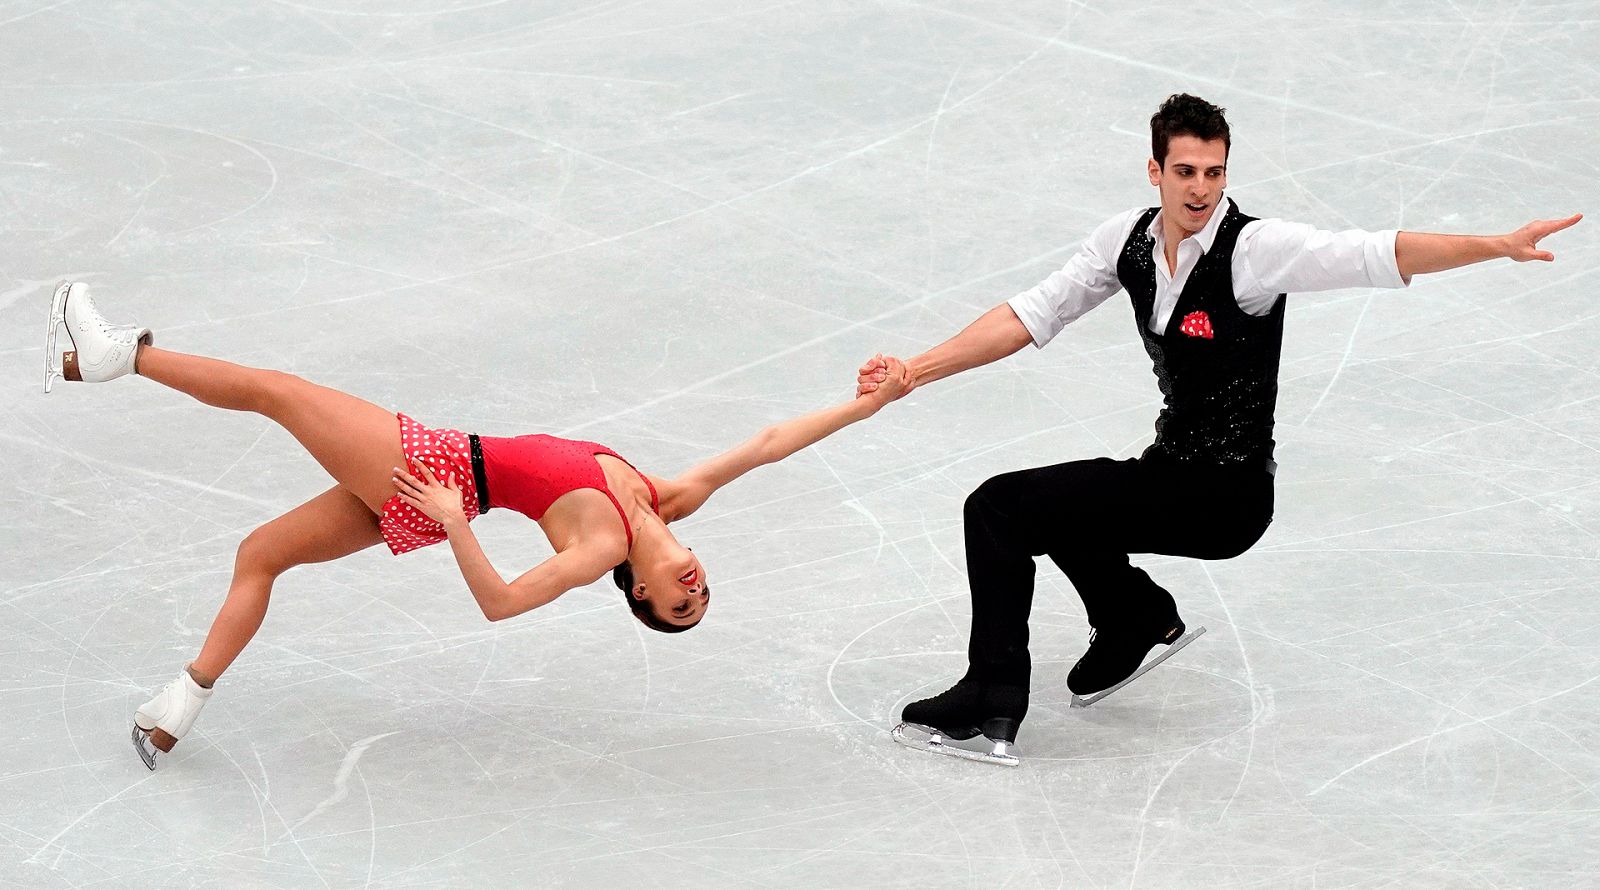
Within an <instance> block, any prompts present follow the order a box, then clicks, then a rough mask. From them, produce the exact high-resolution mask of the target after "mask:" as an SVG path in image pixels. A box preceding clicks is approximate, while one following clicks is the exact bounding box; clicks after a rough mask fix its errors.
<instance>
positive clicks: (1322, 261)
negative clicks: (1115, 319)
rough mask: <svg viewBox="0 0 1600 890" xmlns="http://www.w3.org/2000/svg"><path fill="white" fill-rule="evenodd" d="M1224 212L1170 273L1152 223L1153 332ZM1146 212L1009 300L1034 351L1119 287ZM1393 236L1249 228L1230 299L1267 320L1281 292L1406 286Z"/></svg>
mask: <svg viewBox="0 0 1600 890" xmlns="http://www.w3.org/2000/svg"><path fill="white" fill-rule="evenodd" d="M1227 207H1228V205H1227V199H1226V198H1225V197H1221V196H1219V197H1218V199H1217V208H1216V210H1215V211H1213V212H1212V214H1211V219H1210V220H1209V221H1208V222H1207V223H1206V226H1205V228H1203V229H1201V230H1200V231H1199V232H1196V233H1195V234H1194V235H1192V236H1190V237H1188V238H1185V239H1183V240H1182V241H1180V242H1178V264H1177V270H1176V271H1175V272H1173V273H1171V274H1169V273H1168V271H1167V260H1166V257H1165V251H1166V236H1165V234H1164V233H1163V232H1162V227H1161V214H1160V213H1157V214H1156V216H1155V219H1153V220H1151V221H1150V228H1149V233H1150V236H1151V238H1152V239H1153V240H1154V242H1155V243H1154V245H1153V246H1152V247H1151V250H1152V252H1153V257H1152V259H1153V260H1154V261H1155V268H1156V299H1155V311H1154V312H1152V313H1151V314H1150V330H1151V331H1152V332H1154V333H1160V332H1162V331H1164V330H1166V328H1167V322H1168V320H1169V319H1170V318H1171V317H1172V310H1173V308H1174V307H1175V306H1177V305H1178V298H1179V297H1180V296H1181V295H1182V294H1183V285H1184V283H1185V282H1187V281H1188V280H1189V273H1191V272H1193V271H1194V267H1195V264H1196V263H1198V262H1199V261H1200V257H1201V256H1202V255H1204V254H1205V253H1206V252H1207V251H1209V250H1211V245H1212V243H1213V242H1215V241H1216V239H1217V228H1218V227H1219V226H1220V225H1221V224H1222V217H1223V216H1224V215H1225V213H1226V212H1227ZM1145 210H1146V208H1143V207H1138V208H1135V209H1133V210H1129V211H1128V212H1126V213H1122V214H1118V215H1117V216H1114V217H1112V218H1111V219H1108V220H1106V221H1105V222H1104V223H1101V224H1100V226H1099V227H1098V228H1096V229H1095V230H1094V233H1093V234H1092V235H1090V236H1089V238H1088V239H1087V240H1086V241H1084V243H1083V247H1082V248H1080V249H1079V250H1078V252H1077V253H1076V254H1075V255H1074V256H1073V257H1072V259H1070V260H1068V261H1067V264H1066V265H1065V266H1062V267H1061V268H1060V269H1059V270H1057V271H1055V272H1052V273H1050V276H1049V277H1048V278H1046V279H1045V280H1043V281H1041V282H1039V283H1038V284H1037V285H1035V286H1034V287H1032V288H1029V289H1028V290H1025V291H1023V292H1022V293H1020V294H1017V295H1016V296H1015V297H1012V298H1011V300H1010V301H1009V304H1010V306H1011V309H1012V311H1013V312H1015V313H1016V314H1017V318H1019V319H1021V321H1022V325H1023V327H1025V328H1027V329H1028V333H1029V334H1030V335H1032V337H1033V344H1034V345H1035V346H1038V347H1042V346H1044V345H1045V344H1046V343H1049V342H1050V341H1051V340H1052V339H1053V338H1054V337H1055V336H1056V335H1057V334H1059V333H1061V330H1062V329H1063V328H1065V327H1066V326H1067V325H1069V324H1071V323H1072V322H1073V321H1075V320H1077V319H1078V318H1079V317H1080V316H1082V315H1083V314H1084V313H1085V312H1088V311H1089V310H1090V309H1093V308H1094V307H1096V306H1098V305H1100V304H1101V303H1103V302H1105V301H1106V299H1107V298H1108V297H1111V296H1112V295H1114V294H1116V293H1117V291H1119V290H1121V289H1122V282H1121V281H1120V280H1119V279H1118V278H1117V258H1118V257H1119V256H1121V255H1122V246H1123V245H1124V244H1126V243H1127V241H1128V236H1129V235H1131V234H1132V233H1133V227H1134V226H1135V225H1136V224H1138V222H1139V217H1140V216H1141V215H1142V214H1143V213H1144V212H1145ZM1395 235H1396V232H1395V230H1393V229H1390V230H1386V231H1381V232H1364V231H1361V230H1360V229H1350V230H1347V231H1343V232H1329V231H1324V230H1322V229H1317V228H1314V227H1312V226H1308V225H1306V224H1304V223H1295V222H1289V221H1287V220H1282V219H1258V220H1256V221H1255V222H1251V223H1247V224H1246V225H1245V226H1244V228H1243V229H1242V230H1240V232H1239V241H1238V243H1237V244H1236V245H1235V246H1234V249H1233V263H1232V266H1233V295H1234V298H1235V299H1236V300H1238V302H1239V308H1241V309H1243V310H1244V311H1245V312H1247V313H1249V314H1251V315H1266V314H1267V313H1268V312H1271V311H1272V307H1273V305H1274V304H1275V303H1276V302H1277V300H1278V295H1279V294H1283V293H1306V292H1309V291H1321V290H1336V289H1338V288H1345V287H1405V286H1406V283H1407V282H1406V281H1405V280H1404V279H1402V278H1401V277H1400V267H1399V265H1398V264H1397V263H1396V261H1395V256H1394V239H1395Z"/></svg>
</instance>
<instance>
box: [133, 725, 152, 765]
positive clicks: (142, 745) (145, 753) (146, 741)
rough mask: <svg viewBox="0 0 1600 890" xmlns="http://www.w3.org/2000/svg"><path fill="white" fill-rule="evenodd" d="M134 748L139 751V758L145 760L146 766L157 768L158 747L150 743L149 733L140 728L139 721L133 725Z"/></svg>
mask: <svg viewBox="0 0 1600 890" xmlns="http://www.w3.org/2000/svg"><path fill="white" fill-rule="evenodd" d="M133 749H134V750H135V751H138V752H139V759H140V760H143V761H144V765H145V766H147V767H149V768H150V769H152V770H153V769H155V768H156V747H155V746H154V745H152V744H150V736H149V734H148V733H146V732H145V731H144V730H142V729H140V728H139V724H137V723H135V724H134V725H133Z"/></svg>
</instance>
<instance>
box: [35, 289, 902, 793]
mask: <svg viewBox="0 0 1600 890" xmlns="http://www.w3.org/2000/svg"><path fill="white" fill-rule="evenodd" d="M153 342H154V339H153V337H152V335H151V333H150V331H149V329H147V328H138V327H133V326H127V325H120V326H114V325H111V324H108V323H107V322H106V321H105V319H104V318H103V317H102V316H101V315H100V313H99V312H98V311H97V310H96V309H95V305H94V303H93V301H92V300H91V299H90V298H89V292H88V286H87V285H85V284H82V283H74V284H68V283H66V282H63V283H62V284H61V285H60V286H59V287H57V288H56V291H55V295H54V298H53V301H52V305H51V314H50V326H49V330H48V333H47V337H46V346H45V381H44V385H45V391H46V392H49V391H50V386H51V384H52V382H53V381H54V380H55V379H57V378H63V379H66V380H71V381H85V382H101V381H107V380H113V379H115V378H117V377H121V376H123V375H126V374H129V373H137V374H138V375H139V376H142V377H146V378H148V379H150V380H154V381H156V382H157V383H161V384H164V385H166V386H169V387H172V388H173V389H176V390H178V391H179V392H183V393H187V394H188V395H191V396H193V397H194V398H196V399H199V400H200V401H202V402H204V403H206V404H208V405H213V406H215V407H218V408H227V409H230V410H234V411H253V412H255V413H257V414H261V415H263V416H265V417H267V418H268V419H270V420H272V421H275V422H276V423H278V424H279V425H281V426H282V427H283V428H284V429H286V430H288V431H289V433H290V434H291V435H293V436H294V437H295V439H297V440H298V441H299V442H300V444H301V445H302V446H304V448H305V449H306V451H308V452H310V453H311V456H312V457H314V458H316V460H317V462H318V463H320V464H321V465H322V467H323V469H325V470H327V471H328V474H329V475H330V476H332V477H333V479H334V482H335V483H336V484H335V485H334V486H333V487H332V488H330V489H328V490H327V491H325V492H323V493H322V494H320V495H318V496H317V497H315V498H312V499H311V500H310V501H307V502H306V503H304V504H302V505H300V506H299V507H296V508H294V509H293V510H290V511H289V512H288V513H285V514H284V515H282V516H280V517H278V518H277V519H274V520H272V521H271V522H269V523H267V524H266V525H263V526H261V527H260V528H258V529H256V530H255V531H253V532H251V533H250V534H249V535H247V536H246V537H245V539H244V541H243V542H241V543H240V545H239V552H238V557H237V559H236V561H235V563H234V570H233V580H232V584H231V585H230V587H229V589H228V596H227V599H226V600H225V601H224V602H223V604H222V609H221V610H220V611H219V612H218V613H217V617H216V619H215V620H214V621H213V622H212V625H211V631H210V633H208V634H207V636H206V641H205V644H204V646H203V647H202V648H201V650H200V654H199V656H198V657H196V658H195V660H194V661H193V662H192V663H190V664H189V665H188V666H186V667H185V669H184V670H183V671H182V672H180V673H179V674H178V676H177V678H176V679H174V680H173V681H172V682H171V683H168V684H167V686H166V687H165V688H163V689H162V690H161V691H160V692H159V693H157V694H156V696H155V697H154V698H152V699H151V700H150V701H149V702H146V703H145V704H144V705H143V706H141V707H140V708H139V709H138V710H137V711H136V712H135V713H134V728H133V741H134V745H135V747H136V748H138V750H139V755H140V757H141V758H142V759H143V760H144V762H145V765H146V766H148V767H149V768H150V769H155V756H156V751H161V752H167V751H171V750H172V747H173V745H175V744H176V743H177V741H178V740H179V739H181V738H183V737H184V735H185V734H186V733H188V731H189V729H190V728H191V727H192V726H193V725H194V721H195V718H196V717H197V716H198V715H199V713H200V709H201V708H202V707H204V705H205V703H206V702H207V701H208V700H209V699H210V698H211V694H212V691H213V690H212V685H213V684H214V683H215V682H216V680H217V678H218V677H220V676H222V673H223V672H224V671H226V670H227V669H228V666H229V665H230V664H232V663H233V660H234V659H235V658H237V657H238V656H239V653H240V651H241V650H243V649H244V647H245V644H247V643H249V642H250V638H251V637H253V636H254V635H255V632H256V630H257V629H258V628H259V627H260V626H261V621H262V618H263V617H265V615H266V612H267V602H268V600H269V599H270V597H271V593H272V583H273V581H274V580H275V579H276V578H277V577H278V576H279V575H281V574H283V573H284V572H285V571H287V570H288V569H290V568H292V567H294V566H297V565H303V564H306V563H314V562H327V561H329V560H334V559H338V558H340V557H343V556H348V555H349V554H352V553H355V552H356V551H357V550H363V549H365V548H367V547H371V546H372V545H374V544H377V543H378V542H380V541H382V542H383V543H385V544H387V545H388V547H389V549H390V550H391V551H393V552H394V553H395V554H397V555H398V554H401V553H405V552H407V551H409V550H414V549H416V548H418V547H425V546H427V545H429V544H436V543H438V542H440V541H449V542H450V549H451V551H452V552H453V553H454V555H455V558H456V564H457V565H459V566H460V568H461V576H462V578H463V579H464V580H465V581H466V583H467V588H468V589H469V590H471V591H472V596H473V598H474V599H475V600H477V602H478V607H479V608H481V609H482V610H483V615H484V617H485V618H487V619H489V620H490V621H499V620H500V619H502V618H510V617H511V616H513V615H520V614H522V613H523V612H526V611H528V610H530V609H536V608H538V607H540V606H542V605H545V604H546V603H549V602H551V601H553V600H554V599H555V598H556V597H559V596H560V595H561V594H563V593H565V592H567V591H568V590H571V589H572V588H574V587H581V586H583V585H585V584H589V583H591V582H593V581H595V580H597V579H599V578H600V577H602V576H603V575H605V574H606V573H607V572H611V573H612V579H613V581H615V583H616V584H617V586H618V587H620V588H621V589H622V591H623V596H624V598H625V599H626V600H627V602H628V605H629V607H630V608H631V609H632V611H633V614H634V615H635V616H637V617H638V619H639V620H640V621H642V622H643V623H644V624H645V625H647V626H649V627H651V628H653V629H655V630H659V631H663V632H666V633H677V632H680V631H684V630H687V629H689V628H691V627H693V626H694V625H695V624H697V623H698V622H699V621H700V619H701V618H702V617H704V615H705V612H706V608H707V606H708V605H709V603H710V601H711V591H710V588H709V587H708V586H707V578H706V571H705V567H704V566H703V565H702V564H701V563H700V560H699V559H698V558H697V557H696V556H695V555H694V553H693V552H691V551H690V550H689V549H688V548H686V547H684V546H683V545H681V544H679V543H678V541H677V539H676V538H674V537H673V535H672V533H671V532H670V531H668V530H667V524H668V523H670V522H673V521H675V520H678V519H682V518H683V517H685V516H688V515H689V514H691V513H693V512H694V511H695V510H697V509H699V507H700V505H701V504H703V503H705V501H706V498H708V497H710V496H711V494H712V492H714V491H716V490H717V489H719V488H721V487H722V486H724V485H727V484H728V483H729V482H732V481H733V480H735V479H737V478H739V477H740V476H743V475H744V474H745V473H748V472H750V471H751V470H753V469H755V468H756V467H759V466H761V465H763V464H769V463H773V462H774V461H779V460H782V459H783V458H785V457H788V456H789V455H791V454H793V453H795V452H796V451H799V450H800V449H802V448H805V447H806V446H808V445H811V444H813V443H815V442H817V441H820V440H821V439H823V438H825V437H827V436H828V435H830V434H832V433H835V432H837V431H839V430H840V429H843V428H844V427H846V426H848V425H850V424H852V423H855V422H856V421H858V420H862V419H865V418H867V417H870V416H872V415H873V414H876V413H877V412H878V410H879V409H880V408H882V407H883V406H884V405H886V404H888V403H889V402H891V401H893V400H894V399H895V398H896V397H897V396H898V395H899V394H900V391H901V387H900V385H899V383H900V382H903V379H904V377H903V372H904V366H903V365H901V364H900V363H898V362H893V363H892V364H890V365H889V368H890V370H891V373H890V374H889V375H887V376H888V381H886V383H880V384H879V386H878V389H877V391H876V392H874V393H872V394H871V395H870V396H868V397H864V398H858V399H853V400H851V401H847V402H844V403H842V404H839V405H835V406H834V407H832V408H826V409H824V410H821V411H817V412H815V413H812V414H808V415H806V416H804V417H799V418H796V419H794V420H789V421H785V422H783V423H779V424H776V425H774V426H771V427H768V428H767V429H764V430H762V431H761V432H760V433H759V434H757V435H756V436H755V437H753V438H751V439H750V440H749V441H746V442H744V443H743V444H741V445H739V446H738V447H736V448H733V449H732V450H730V451H727V452H725V453H723V454H721V455H718V456H717V457H714V458H712V459H710V460H708V461H706V462H704V463H702V464H700V465H699V466H696V467H694V468H693V469H691V470H689V471H688V472H687V473H684V474H683V475H682V476H679V477H678V478H676V479H663V478H658V477H655V476H650V475H648V474H645V473H643V472H640V471H639V470H637V469H635V468H634V467H633V466H632V465H631V464H629V463H628V462H627V461H625V460H623V459H622V457H620V456H619V455H618V454H617V453H616V452H614V451H612V450H611V449H609V448H607V447H605V446H604V445H598V444H595V443H593V442H579V441H572V440H567V439H559V438H556V437H553V436H545V435H530V436H517V437H515V438H498V437H491V436H483V437H479V436H476V435H468V434H465V433H462V432H459V431H457V430H449V429H429V428H427V427H425V426H423V425H422V424H420V423H417V422H416V421H415V420H412V419H411V418H410V417H407V416H406V415H404V414H398V415H397V414H394V413H391V412H389V411H387V410H385V409H383V408H380V407H378V406H377V405H374V404H372V403H371V402H367V401H364V400H362V399H358V398H356V397H355V396H351V395H348V394H346V393H343V392H339V391H338V390H334V389H329V388H327V387H324V386H318V385H316V384H314V383H310V382H308V381H306V380H302V379H301V378H299V377H296V376H294V375H292V374H286V373H282V372H279V371H269V370H261V369H257V368H246V367H242V366H240V365H235V364H232V363H229V362H225V361H219V360H217V359H211V358H202V357H200V356H194V355H185V354H183V353H180V352H171V351H168V350H165V349H157V348H156V347H155V346H154V345H153ZM896 373H899V374H901V375H902V376H901V377H900V378H896V377H895V376H894V374H896ZM494 507H504V508H507V509H511V510H515V511H517V512H519V513H522V514H525V515H526V516H528V517H529V518H530V519H533V520H534V521H535V522H537V523H539V526H540V528H542V529H543V530H544V533H545V536H546V537H547V538H548V539H549V541H550V546H551V547H553V548H554V549H555V551H556V552H555V555H554V556H551V557H550V558H548V559H546V560H545V561H544V562H542V563H540V564H539V565H537V566H535V567H534V568H533V569H531V570H529V571H527V572H525V573H523V574H522V575H519V576H518V577H516V578H514V579H512V580H511V581H509V582H507V581H506V580H505V579H504V578H502V577H501V576H500V574H499V573H498V572H497V571H495V569H494V567H493V566H491V565H490V564H489V560H488V559H487V558H486V557H485V556H484V553H483V550H482V548H481V547H479V545H478V541H477V538H476V537H474V536H473V534H472V531H471V529H470V527H469V523H471V521H472V520H473V519H474V518H475V517H477V516H478V515H479V514H480V513H482V512H483V511H485V510H488V509H491V508H494Z"/></svg>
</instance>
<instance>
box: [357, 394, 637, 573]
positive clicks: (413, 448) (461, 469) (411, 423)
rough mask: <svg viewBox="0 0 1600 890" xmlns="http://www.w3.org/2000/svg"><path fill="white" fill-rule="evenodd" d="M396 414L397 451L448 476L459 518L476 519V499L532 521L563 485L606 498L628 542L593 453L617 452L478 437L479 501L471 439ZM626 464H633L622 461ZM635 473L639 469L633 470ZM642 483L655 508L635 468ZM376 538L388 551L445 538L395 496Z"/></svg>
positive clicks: (544, 440)
mask: <svg viewBox="0 0 1600 890" xmlns="http://www.w3.org/2000/svg"><path fill="white" fill-rule="evenodd" d="M396 416H397V417H398V418H399V420H400V449H401V450H402V451H403V452H404V453H405V456H406V460H407V461H408V462H414V463H421V464H426V465H427V466H428V468H429V469H431V470H432V471H433V475H434V476H436V477H437V478H439V479H440V480H443V479H444V478H445V477H446V476H447V475H454V476H455V479H456V485H458V486H459V487H460V488H461V509H462V510H463V511H464V512H465V513H466V516H467V521H468V522H471V521H472V520H473V519H476V518H477V517H478V515H479V514H480V513H481V512H482V511H481V510H480V508H479V507H480V502H483V503H486V504H487V507H504V508H506V509H508V510H515V511H517V512H518V513H521V514H523V515H524V516H527V517H528V518H529V519H532V520H535V521H537V520H538V519H539V518H540V517H542V516H544V514H545V511H546V510H548V509H550V505H551V504H553V503H555V502H556V499H557V498H559V497H561V496H562V495H564V494H566V493H567V492H569V491H576V490H577V489H580V488H593V489H596V490H598V491H601V492H604V493H605V496H606V497H608V498H610V499H611V505H612V506H614V507H616V508H617V514H618V515H619V516H621V517H622V529H623V531H625V532H627V535H628V548H629V549H630V550H631V549H632V548H633V529H632V527H630V526H629V524H628V513H627V511H626V510H624V509H622V503H621V502H620V501H618V500H617V496H616V495H614V494H612V493H611V489H609V488H607V487H606V476H605V473H604V472H602V471H601V469H600V462H599V461H597V460H595V456H596V455H600V454H605V455H609V456H611V457H614V458H616V459H618V460H621V461H622V462H623V463H627V460H626V459H625V458H623V457H622V455H620V454H618V453H616V452H615V451H612V450H611V449H610V448H607V447H606V446H604V445H600V444H598V443H595V442H582V441H577V440H573V439H561V438H557V437H556V436H545V435H533V436H515V437H511V438H502V437H498V436H479V437H478V445H479V447H480V449H481V450H482V454H483V474H484V482H485V483H486V485H485V486H484V487H485V488H487V489H488V498H487V499H486V501H480V495H479V491H478V482H477V480H476V479H475V478H474V474H473V468H472V451H471V445H470V442H469V440H468V436H467V434H466V433H463V432H461V431H460V430H451V429H437V430H436V429H429V428H427V427H425V426H423V425H422V424H420V423H417V422H416V421H415V420H412V419H411V418H409V417H407V416H406V415H404V414H399V415H396ZM629 466H630V467H631V466H633V465H632V464H629ZM634 472H635V473H639V470H638V469H637V468H635V469H634ZM639 478H640V479H643V480H644V484H645V486H646V487H648V488H649V489H650V509H651V510H653V511H656V512H660V500H659V498H658V496H657V494H656V487H655V486H654V485H652V484H651V482H650V479H649V477H648V476H646V475H645V474H643V473H639ZM378 528H379V529H380V530H381V531H382V532H383V541H384V543H385V544H388V545H389V550H390V551H391V552H393V553H394V554H395V555H396V556H398V555H400V554H402V553H406V552H408V551H411V550H415V549H417V548H418V547H426V546H428V545H429V544H437V543H439V542H440V541H443V540H445V538H446V537H448V536H447V535H446V534H445V531H444V526H441V525H440V524H439V523H437V522H434V521H433V520H432V519H429V518H428V517H427V516H425V515H423V513H422V511H420V510H417V509H416V508H414V507H411V506H408V505H407V504H406V503H405V502H404V501H402V500H400V498H399V496H398V495H397V496H395V497H392V498H390V499H389V500H388V501H387V502H386V503H385V504H384V505H383V514H382V516H380V517H379V519H378Z"/></svg>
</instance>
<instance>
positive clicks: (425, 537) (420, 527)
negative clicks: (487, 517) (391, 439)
mask: <svg viewBox="0 0 1600 890" xmlns="http://www.w3.org/2000/svg"><path fill="white" fill-rule="evenodd" d="M395 416H396V417H398V418H399V419H400V450H401V451H402V452H404V453H405V456H406V460H407V462H408V463H413V464H425V465H427V467H428V468H429V469H430V470H432V471H433V475H434V477H435V478H437V479H438V480H439V481H441V482H443V481H444V480H445V479H446V478H447V477H448V476H451V475H454V476H455V477H456V480H455V481H456V486H457V487H459V488H460V489H461V509H463V510H465V511H466V514H467V521H468V522H471V521H472V520H474V519H476V518H477V517H478V485H477V483H476V482H475V481H473V478H472V451H471V450H470V446H469V445H468V444H467V434H466V433H463V432H461V431H460V430H430V429H428V428H427V427H425V426H423V425H422V424H420V423H417V422H416V421H415V420H412V419H411V418H409V417H407V416H405V415H404V414H397V415H395ZM407 469H408V470H410V472H411V474H412V475H413V476H415V475H417V471H416V469H415V468H414V467H407ZM378 530H379V531H381V532H383V542H384V543H385V544H388V545H389V550H390V552H392V553H394V555H395V556H399V555H400V554H402V553H406V552H409V551H412V550H415V549H417V548H418V547H426V546H428V545H429V544H437V543H439V542H440V541H443V540H444V539H445V538H446V537H447V535H445V533H444V526H442V525H440V524H439V523H437V522H434V521H433V520H432V519H429V518H428V517H427V516H425V515H423V513H422V511H421V510H418V509H417V508H415V507H412V506H410V505H409V504H407V503H406V502H405V501H402V500H401V499H400V496H399V495H395V496H394V497H392V498H390V499H389V500H388V501H386V502H385V503H384V505H383V515H382V516H380V517H379V518H378Z"/></svg>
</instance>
